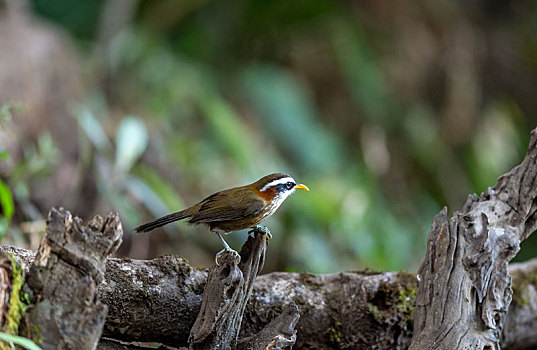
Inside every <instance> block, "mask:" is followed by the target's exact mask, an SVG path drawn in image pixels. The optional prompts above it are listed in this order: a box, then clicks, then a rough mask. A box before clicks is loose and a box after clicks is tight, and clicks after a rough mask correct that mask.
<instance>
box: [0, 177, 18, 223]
mask: <svg viewBox="0 0 537 350" xmlns="http://www.w3.org/2000/svg"><path fill="white" fill-rule="evenodd" d="M0 206H1V207H2V212H3V213H4V216H5V217H6V218H7V219H11V216H13V212H14V211H15V207H14V205H13V196H12V195H11V191H10V190H9V187H8V186H7V185H6V184H5V182H4V181H2V180H1V179H0Z"/></svg>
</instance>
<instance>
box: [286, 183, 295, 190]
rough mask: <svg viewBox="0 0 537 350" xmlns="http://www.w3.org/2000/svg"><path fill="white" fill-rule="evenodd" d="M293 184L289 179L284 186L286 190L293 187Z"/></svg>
mask: <svg viewBox="0 0 537 350" xmlns="http://www.w3.org/2000/svg"><path fill="white" fill-rule="evenodd" d="M294 186H295V184H294V183H292V182H291V181H289V182H288V183H286V184H285V188H287V189H288V190H290V189H291V188H293V187H294Z"/></svg>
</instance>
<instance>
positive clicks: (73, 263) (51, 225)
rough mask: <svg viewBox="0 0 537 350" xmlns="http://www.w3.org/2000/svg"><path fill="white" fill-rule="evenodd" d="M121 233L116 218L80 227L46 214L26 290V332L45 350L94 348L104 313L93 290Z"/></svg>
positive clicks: (64, 215)
mask: <svg viewBox="0 0 537 350" xmlns="http://www.w3.org/2000/svg"><path fill="white" fill-rule="evenodd" d="M122 234H123V232H122V229H121V223H120V222H119V218H118V216H117V215H114V214H111V215H109V216H108V217H106V219H103V218H102V217H100V216H96V217H95V218H94V219H93V220H92V221H91V222H90V223H89V224H88V225H87V226H84V225H82V222H81V220H80V219H79V218H73V217H72V216H71V214H70V213H69V212H68V211H65V210H63V209H52V210H51V211H50V214H49V218H48V220H47V232H46V235H45V237H44V239H43V241H42V242H41V245H40V247H39V251H38V252H37V255H36V256H35V259H34V261H33V264H32V265H31V269H30V272H29V274H28V276H27V279H26V285H25V292H26V293H28V294H29V295H30V300H31V302H32V303H33V306H32V307H31V309H30V312H29V314H28V319H27V321H28V325H27V329H28V332H29V336H30V337H31V338H34V339H39V340H40V345H41V347H42V348H43V349H95V348H96V346H97V343H98V341H99V339H100V337H101V333H102V329H103V325H104V322H105V319H106V313H107V307H106V305H104V304H103V303H102V302H101V301H99V300H98V299H97V286H98V285H99V284H100V283H101V282H102V280H103V279H104V267H105V261H106V259H107V258H108V257H109V256H110V255H111V254H113V253H114V252H115V251H116V249H117V247H118V246H119V244H121V237H122Z"/></svg>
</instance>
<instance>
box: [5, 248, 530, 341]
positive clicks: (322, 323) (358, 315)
mask: <svg viewBox="0 0 537 350" xmlns="http://www.w3.org/2000/svg"><path fill="white" fill-rule="evenodd" d="M0 250H2V251H5V252H11V253H13V254H14V255H15V257H16V259H17V260H18V261H24V262H25V264H26V265H27V266H29V264H31V262H32V261H33V257H34V256H35V252H33V251H31V250H26V249H21V248H14V247H6V246H0ZM509 271H510V273H511V275H512V276H513V289H514V291H515V293H514V294H513V296H514V297H513V302H512V304H511V306H510V307H509V311H508V314H507V318H506V321H505V329H504V332H503V339H502V342H501V344H502V349H508V350H509V349H510V350H514V349H528V348H530V349H531V348H532V347H533V348H535V347H537V332H535V329H537V328H536V327H537V312H536V310H537V259H535V260H532V261H529V262H527V263H523V264H512V265H511V266H510V268H509ZM207 274H208V272H207V270H197V269H194V268H192V267H191V266H190V265H189V264H188V263H187V262H186V261H185V260H184V259H183V258H180V257H171V256H165V257H160V258H156V259H153V260H131V259H116V258H109V259H108V260H107V262H106V272H105V278H104V281H103V283H102V284H101V285H100V286H99V288H98V290H97V294H98V297H99V299H100V300H101V301H102V302H103V303H104V304H106V305H107V306H108V309H109V311H108V317H107V319H106V323H105V325H104V331H103V337H104V338H105V339H102V341H101V343H100V344H99V349H101V348H102V349H105V348H106V349H116V348H117V349H124V348H125V347H124V346H125V345H118V343H116V342H113V341H110V340H114V339H115V340H119V341H123V342H160V343H164V344H167V345H169V346H171V347H174V348H178V347H187V346H188V336H189V332H190V329H191V328H192V326H193V324H194V322H195V320H196V316H197V314H198V313H199V310H200V307H201V302H202V294H203V290H204V288H205V286H206V281H207ZM416 290H417V282H416V277H415V275H413V274H410V273H405V272H384V273H378V272H372V271H363V272H343V273H334V274H325V275H311V274H308V273H285V272H275V273H270V274H266V275H261V276H258V277H257V279H256V282H255V283H254V289H253V292H252V296H251V298H250V301H249V302H248V305H247V306H246V311H245V315H244V318H243V322H242V327H241V328H242V330H241V334H240V337H239V340H240V339H246V338H247V337H248V336H250V335H252V334H257V333H259V332H260V331H261V330H262V329H263V328H264V327H265V326H266V325H267V324H269V323H270V321H271V320H273V319H274V318H275V317H276V316H277V315H279V314H280V313H281V312H282V310H284V308H285V305H289V304H291V303H293V302H294V303H296V305H298V307H299V309H300V311H301V312H300V320H298V323H297V325H296V330H297V334H296V336H297V339H296V344H295V346H293V349H303V348H313V349H323V348H324V349H326V348H336V349H337V348H352V349H371V348H372V347H375V348H377V349H407V348H408V346H409V345H410V340H411V337H412V312H413V306H412V299H413V293H415V292H416ZM128 348H132V349H135V348H137V347H135V346H133V345H131V346H129V347H128Z"/></svg>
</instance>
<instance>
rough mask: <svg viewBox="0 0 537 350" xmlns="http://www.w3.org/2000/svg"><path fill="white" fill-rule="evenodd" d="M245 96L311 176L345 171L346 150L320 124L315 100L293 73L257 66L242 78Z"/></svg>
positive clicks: (279, 140) (282, 144)
mask: <svg viewBox="0 0 537 350" xmlns="http://www.w3.org/2000/svg"><path fill="white" fill-rule="evenodd" d="M240 82H241V83H242V87H243V90H242V91H243V93H244V94H245V96H246V97H247V99H248V101H249V102H250V103H251V105H252V106H253V107H254V110H255V111H256V113H254V116H256V117H258V118H259V120H260V122H262V123H263V124H264V126H266V131H267V132H270V133H271V139H272V140H273V141H274V143H275V144H278V145H280V147H281V148H282V149H283V150H285V154H286V156H288V157H289V158H291V160H292V161H294V162H295V163H297V164H298V165H300V166H302V167H303V168H305V169H306V170H307V171H310V172H318V171H330V170H337V169H340V168H342V167H343V163H344V162H343V150H342V149H341V147H340V144H339V142H338V140H337V138H336V137H335V135H334V134H332V133H330V132H329V131H328V130H326V128H325V127H324V125H322V123H321V122H320V116H319V114H318V112H317V110H316V108H315V105H314V103H313V100H312V98H311V96H310V95H309V94H308V93H307V90H306V89H305V88H304V86H302V85H301V84H300V83H299V81H298V80H297V79H296V78H295V77H294V76H293V75H292V73H291V72H289V71H287V70H284V69H281V68H279V67H277V66H270V65H254V66H251V67H249V68H247V69H245V70H244V72H243V74H242V76H241V77H240Z"/></svg>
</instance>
